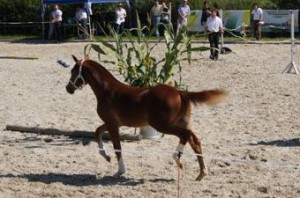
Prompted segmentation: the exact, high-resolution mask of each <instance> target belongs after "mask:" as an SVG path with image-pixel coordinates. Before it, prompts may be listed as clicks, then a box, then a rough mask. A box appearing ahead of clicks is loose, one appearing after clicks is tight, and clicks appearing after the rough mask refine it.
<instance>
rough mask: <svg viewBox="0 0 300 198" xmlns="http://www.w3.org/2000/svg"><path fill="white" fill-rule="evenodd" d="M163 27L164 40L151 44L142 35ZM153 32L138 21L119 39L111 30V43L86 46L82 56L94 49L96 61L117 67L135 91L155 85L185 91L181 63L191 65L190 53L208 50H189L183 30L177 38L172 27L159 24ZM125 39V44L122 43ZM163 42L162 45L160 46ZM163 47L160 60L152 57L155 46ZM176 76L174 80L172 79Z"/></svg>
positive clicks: (188, 42) (102, 42) (184, 30)
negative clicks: (170, 86)
mask: <svg viewBox="0 0 300 198" xmlns="http://www.w3.org/2000/svg"><path fill="white" fill-rule="evenodd" d="M159 25H162V26H164V28H165V32H164V36H163V38H161V39H160V40H155V42H154V44H150V42H149V37H148V36H145V35H144V33H143V32H144V31H148V32H150V33H149V35H152V34H153V32H154V31H155V28H158V26H159ZM158 26H156V27H154V28H153V29H151V30H150V29H149V28H148V27H146V26H144V27H142V26H141V23H140V21H139V19H138V20H137V28H132V29H128V30H125V31H124V33H123V34H122V35H118V34H117V33H116V32H115V31H114V29H113V28H112V27H110V28H109V30H110V34H111V35H112V38H113V41H114V43H115V44H112V42H109V41H108V40H101V41H100V42H99V43H97V44H87V45H86V46H85V48H84V54H85V55H88V53H89V52H90V51H91V49H93V50H94V51H96V52H97V53H98V57H99V61H100V62H104V63H111V64H114V65H116V67H117V69H118V71H119V73H120V74H121V75H123V77H124V79H125V82H127V83H129V84H130V85H133V86H137V87H149V86H155V85H157V84H173V85H175V86H176V87H178V88H184V86H183V84H182V77H181V71H182V65H181V63H182V62H183V61H188V63H191V62H192V61H193V60H194V59H192V56H191V55H192V52H194V51H204V50H208V49H209V48H208V47H197V48H195V47H192V40H193V39H194V36H190V37H189V36H187V34H186V29H185V28H182V29H181V30H180V31H179V33H178V34H175V33H174V30H173V28H172V26H171V25H164V24H158ZM125 39H126V40H125ZM163 40H164V42H162V41H163ZM160 43H164V44H165V46H166V51H164V52H162V54H163V56H161V54H160V57H155V56H154V55H153V54H154V53H153V50H155V49H157V46H158V44H160ZM101 55H105V56H109V57H110V58H113V59H114V60H113V61H104V60H101V57H102V56H101ZM176 74H177V75H178V78H177V79H176V80H175V79H174V76H175V75H176Z"/></svg>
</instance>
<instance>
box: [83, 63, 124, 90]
mask: <svg viewBox="0 0 300 198" xmlns="http://www.w3.org/2000/svg"><path fill="white" fill-rule="evenodd" d="M87 63H88V65H89V67H90V68H91V69H92V70H93V73H94V75H95V77H96V78H101V79H102V80H104V79H105V80H106V81H109V82H110V83H112V82H116V83H121V82H120V81H119V80H117V79H116V78H115V77H114V76H113V75H112V74H111V73H110V72H109V71H108V70H107V69H106V68H105V67H104V66H103V65H101V64H100V63H97V62H96V61H93V60H88V62H87ZM121 84H123V83H121Z"/></svg>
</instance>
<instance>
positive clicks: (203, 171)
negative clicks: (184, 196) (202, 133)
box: [189, 133, 208, 181]
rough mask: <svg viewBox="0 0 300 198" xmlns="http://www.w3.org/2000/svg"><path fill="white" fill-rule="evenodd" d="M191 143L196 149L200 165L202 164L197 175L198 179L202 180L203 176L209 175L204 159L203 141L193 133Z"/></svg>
mask: <svg viewBox="0 0 300 198" xmlns="http://www.w3.org/2000/svg"><path fill="white" fill-rule="evenodd" d="M189 143H190V145H191V147H192V149H193V150H194V152H195V153H196V154H197V159H198V162H199V166H200V174H199V176H198V177H197V179H196V181H200V180H202V179H203V177H205V176H206V175H208V172H207V169H206V166H205V163H204V159H203V155H202V146H201V141H200V140H199V139H198V138H197V136H196V135H195V134H194V133H192V135H191V136H190V139H189Z"/></svg>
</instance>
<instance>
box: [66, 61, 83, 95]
mask: <svg viewBox="0 0 300 198" xmlns="http://www.w3.org/2000/svg"><path fill="white" fill-rule="evenodd" d="M84 61H85V59H82V60H81V62H80V66H79V72H78V75H77V77H76V78H75V80H74V81H72V80H71V79H70V81H69V82H70V83H71V85H73V87H74V88H76V89H82V88H83V87H84V86H85V85H86V82H85V80H84V78H83V76H82V67H83V63H84ZM79 79H80V80H82V85H81V86H77V85H76V82H77V81H78V80H79Z"/></svg>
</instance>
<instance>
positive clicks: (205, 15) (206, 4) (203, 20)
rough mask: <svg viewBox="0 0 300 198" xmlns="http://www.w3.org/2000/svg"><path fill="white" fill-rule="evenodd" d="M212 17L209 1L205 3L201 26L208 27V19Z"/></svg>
mask: <svg viewBox="0 0 300 198" xmlns="http://www.w3.org/2000/svg"><path fill="white" fill-rule="evenodd" d="M209 16H210V8H209V5H208V3H207V1H204V2H203V7H202V16H201V25H202V26H204V27H206V22H207V18H208V17H209Z"/></svg>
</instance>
